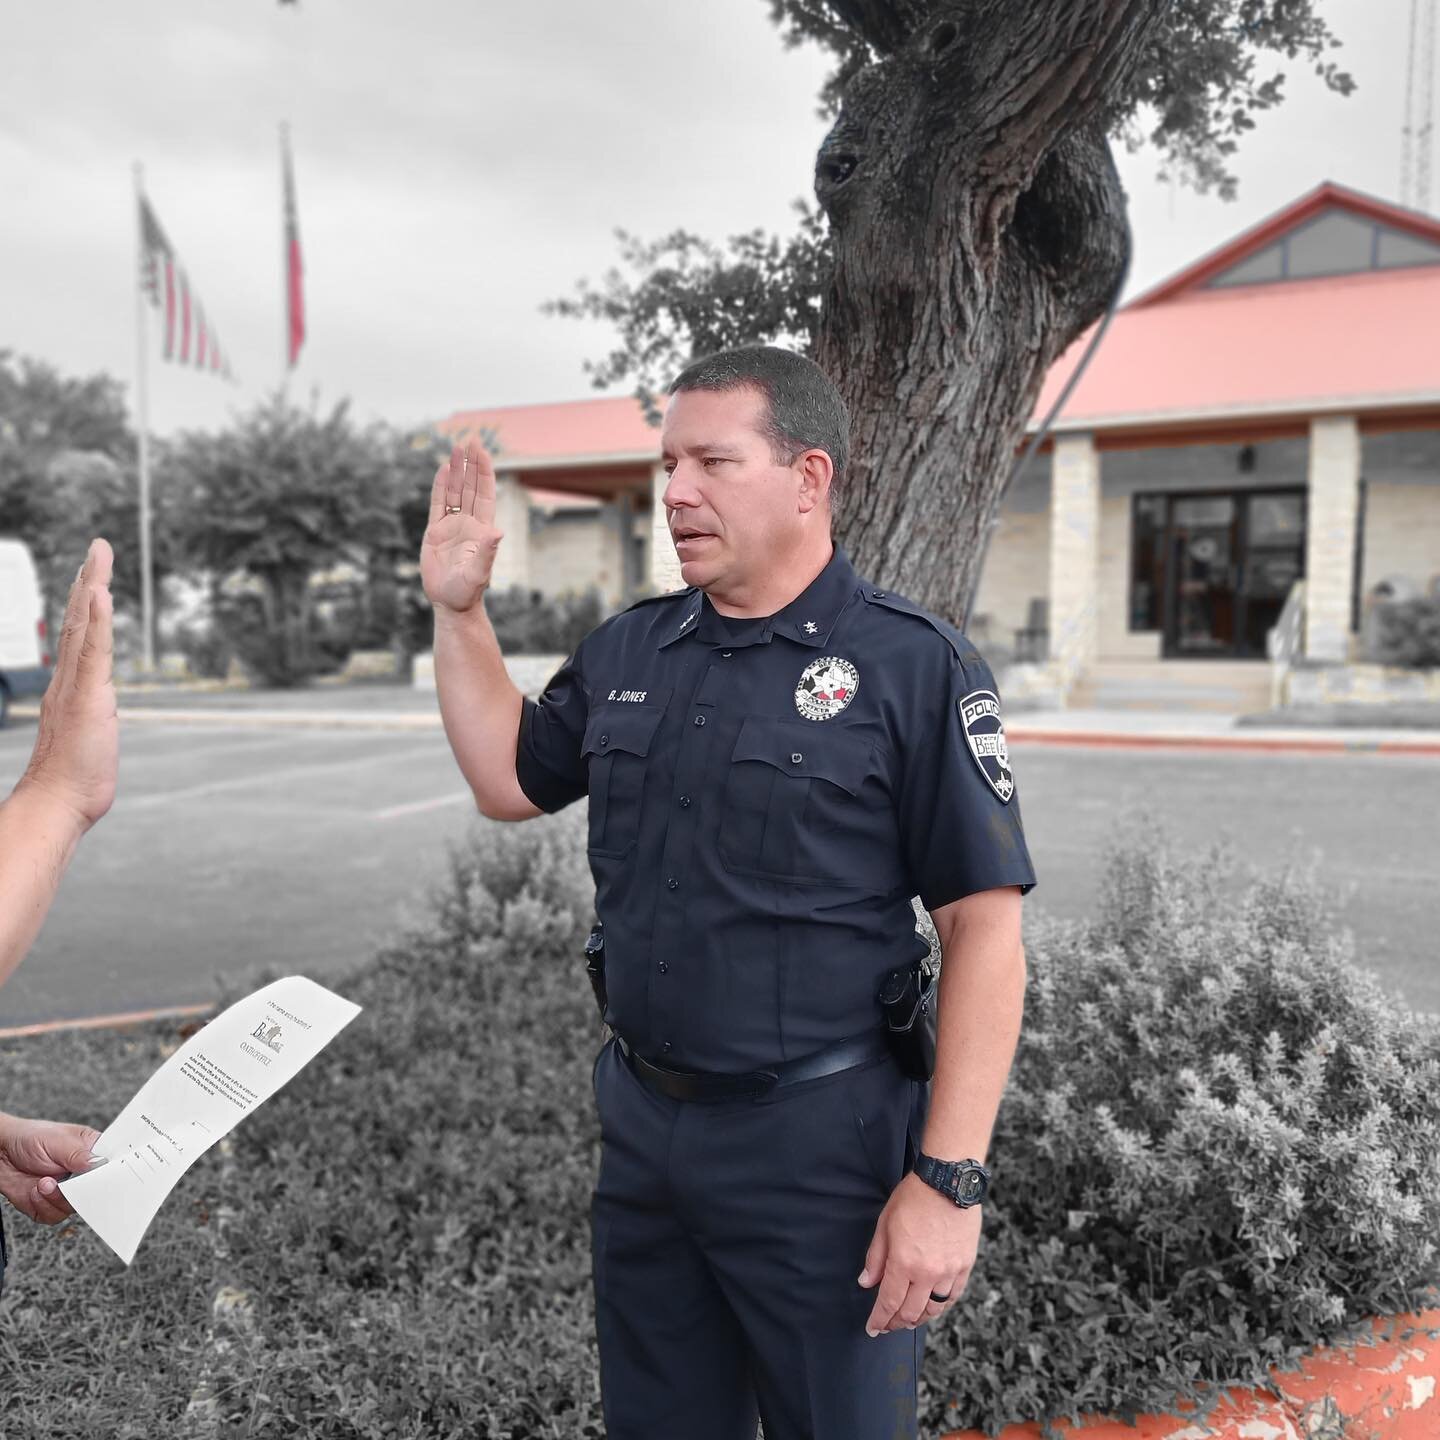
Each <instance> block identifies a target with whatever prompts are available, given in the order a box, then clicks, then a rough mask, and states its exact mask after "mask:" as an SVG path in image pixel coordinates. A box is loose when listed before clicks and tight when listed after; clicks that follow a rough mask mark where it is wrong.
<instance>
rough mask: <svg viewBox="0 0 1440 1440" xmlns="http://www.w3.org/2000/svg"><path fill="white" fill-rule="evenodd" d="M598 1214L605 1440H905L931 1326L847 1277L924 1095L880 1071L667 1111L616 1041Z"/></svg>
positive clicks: (601, 1107)
mask: <svg viewBox="0 0 1440 1440" xmlns="http://www.w3.org/2000/svg"><path fill="white" fill-rule="evenodd" d="M594 1086H595V1101H596V1106H597V1108H598V1111H599V1116H600V1131H601V1160H600V1173H599V1178H598V1180H597V1183H596V1186H595V1192H594V1195H593V1197H592V1200H591V1208H590V1221H591V1242H592V1259H593V1267H594V1281H595V1310H596V1331H597V1338H598V1341H599V1354H600V1387H601V1399H602V1403H603V1408H604V1415H605V1426H606V1433H607V1437H608V1440H754V1437H755V1426H756V1421H757V1418H758V1419H759V1420H761V1421H763V1424H764V1427H765V1430H764V1433H765V1440H914V1437H915V1435H916V1418H915V1408H916V1379H917V1376H918V1373H919V1369H920V1357H921V1352H922V1349H923V1347H924V1326H923V1325H921V1326H919V1327H917V1328H915V1329H913V1330H911V1329H900V1330H895V1331H893V1332H889V1333H882V1334H880V1335H878V1336H875V1337H874V1338H872V1337H870V1336H868V1335H866V1333H865V1321H866V1319H867V1318H868V1316H869V1314H870V1311H871V1309H872V1308H873V1306H874V1304H875V1296H876V1288H875V1287H874V1286H870V1287H867V1288H863V1289H862V1288H861V1286H860V1285H859V1283H858V1277H859V1274H860V1270H861V1267H862V1266H863V1264H864V1261H865V1252H866V1250H867V1249H868V1248H869V1245H870V1241H871V1239H872V1237H873V1236H874V1233H875V1222H876V1220H877V1219H878V1218H879V1215H880V1211H881V1210H882V1209H883V1208H884V1206H885V1202H886V1201H887V1200H888V1199H889V1198H890V1194H891V1192H892V1191H893V1190H894V1188H895V1186H896V1185H897V1184H899V1182H900V1180H901V1178H902V1177H903V1175H904V1173H905V1171H906V1170H907V1169H908V1168H909V1167H910V1165H911V1164H912V1163H913V1159H914V1154H915V1151H916V1149H918V1146H919V1139H920V1136H921V1134H922V1133H923V1127H924V1117H925V1107H926V1106H927V1105H928V1101H929V1086H928V1085H922V1084H920V1083H919V1082H918V1081H914V1080H910V1079H908V1078H907V1077H906V1076H905V1075H903V1074H902V1073H901V1071H900V1069H899V1067H898V1066H897V1065H896V1064H895V1062H894V1061H893V1060H892V1059H891V1058H890V1057H888V1056H886V1057H883V1058H882V1059H880V1060H878V1061H873V1062H870V1063H868V1064H866V1065H862V1066H857V1067H856V1068H855V1069H852V1070H848V1071H842V1072H841V1073H839V1074H835V1075H825V1076H821V1077H820V1078H819V1079H816V1080H807V1081H802V1082H800V1083H798V1084H793V1085H784V1086H779V1087H777V1088H775V1089H774V1090H773V1091H772V1092H771V1093H770V1094H769V1095H768V1096H765V1097H762V1098H759V1099H735V1100H720V1101H714V1100H709V1101H686V1100H674V1099H672V1098H670V1097H669V1096H667V1095H661V1094H657V1093H656V1092H655V1091H653V1090H651V1089H649V1088H648V1087H647V1086H646V1085H645V1084H644V1082H643V1081H641V1080H640V1079H639V1077H638V1076H637V1075H636V1074H635V1073H634V1071H633V1070H632V1069H631V1068H630V1065H629V1064H628V1062H627V1061H626V1059H625V1057H624V1056H623V1055H622V1054H621V1053H620V1051H619V1049H618V1047H617V1045H616V1043H615V1041H614V1040H613V1039H611V1040H610V1041H608V1042H607V1043H606V1045H605V1046H604V1048H603V1049H602V1050H601V1052H600V1054H599V1056H598V1058H597V1060H596V1062H595V1070H594Z"/></svg>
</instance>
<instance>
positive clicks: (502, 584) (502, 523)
mask: <svg viewBox="0 0 1440 1440" xmlns="http://www.w3.org/2000/svg"><path fill="white" fill-rule="evenodd" d="M495 528H496V529H497V530H499V531H501V532H502V533H503V535H504V536H505V538H504V539H503V540H502V541H501V542H500V548H499V549H498V550H497V551H496V552H495V570H494V573H493V576H492V580H491V583H492V584H493V585H494V587H495V589H497V590H504V589H506V588H507V587H508V586H511V585H523V586H525V587H526V588H527V589H528V588H529V585H530V500H529V497H528V496H527V495H526V493H525V487H524V486H523V485H522V484H521V483H520V479H519V477H518V476H517V475H516V474H515V473H514V472H513V471H509V472H507V471H503V470H502V471H500V472H499V473H498V474H497V475H496V476H495Z"/></svg>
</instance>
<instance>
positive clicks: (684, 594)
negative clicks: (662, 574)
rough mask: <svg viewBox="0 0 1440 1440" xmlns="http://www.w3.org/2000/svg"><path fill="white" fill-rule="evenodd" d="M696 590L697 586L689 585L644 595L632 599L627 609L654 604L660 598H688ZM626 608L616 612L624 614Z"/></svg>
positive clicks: (636, 608)
mask: <svg viewBox="0 0 1440 1440" xmlns="http://www.w3.org/2000/svg"><path fill="white" fill-rule="evenodd" d="M694 591H695V586H693V585H687V586H686V587H685V589H683V590H664V591H661V593H660V594H659V595H642V596H641V597H640V598H639V599H638V600H632V601H631V602H630V603H629V604H628V605H627V606H626V607H625V610H638V609H639V608H640V606H642V605H654V604H655V603H656V602H657V601H659V600H688V599H689V598H690V596H691V595H692V594H693V593H694ZM625 610H620V611H617V612H616V613H617V614H620V615H623V614H624V613H625Z"/></svg>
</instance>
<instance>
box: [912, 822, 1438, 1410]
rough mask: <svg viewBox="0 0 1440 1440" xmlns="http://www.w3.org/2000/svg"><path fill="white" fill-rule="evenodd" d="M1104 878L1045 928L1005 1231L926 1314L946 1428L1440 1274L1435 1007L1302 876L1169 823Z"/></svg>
mask: <svg viewBox="0 0 1440 1440" xmlns="http://www.w3.org/2000/svg"><path fill="white" fill-rule="evenodd" d="M1107 873H1108V881H1107V884H1106V890H1105V895H1104V898H1103V902H1102V906H1101V913H1100V915H1099V917H1098V919H1097V920H1096V921H1095V922H1093V923H1092V924H1089V925H1085V926H1079V925H1074V926H1059V925H1048V926H1046V925H1041V926H1037V927H1036V928H1034V929H1029V930H1028V936H1027V947H1026V948H1027V957H1028V960H1029V964H1030V982H1029V988H1028V994H1027V1002H1026V1013H1025V1022H1024V1028H1023V1032H1022V1036H1021V1041H1020V1046H1019V1050H1018V1052H1017V1056H1016V1062H1015V1067H1014V1071H1013V1073H1012V1077H1011V1082H1010V1085H1009V1088H1008V1090H1007V1092H1006V1098H1005V1101H1004V1104H1003V1105H1002V1107H1001V1112H1000V1116H999V1120H998V1124H997V1127H996V1133H995V1138H994V1144H993V1148H992V1154H993V1158H994V1163H995V1170H996V1181H997V1183H996V1188H995V1191H994V1192H993V1194H992V1201H991V1203H988V1204H987V1206H986V1217H985V1218H986V1238H985V1240H984V1242H983V1243H982V1245H981V1250H980V1259H979V1263H978V1265H977V1267H976V1272H975V1275H974V1277H973V1278H972V1280H971V1283H970V1287H969V1289H968V1291H967V1293H966V1298H965V1301H964V1302H963V1304H962V1305H961V1306H960V1307H958V1308H957V1313H956V1314H955V1317H954V1319H953V1321H950V1320H947V1321H946V1322H945V1323H943V1324H942V1325H941V1326H939V1327H934V1328H932V1336H931V1345H930V1349H929V1364H928V1365H927V1377H928V1379H929V1383H930V1385H931V1387H932V1393H934V1394H936V1395H937V1397H938V1403H937V1407H936V1412H935V1414H933V1415H932V1417H931V1418H932V1422H934V1423H938V1421H939V1419H940V1418H942V1414H943V1418H944V1420H945V1421H946V1423H948V1424H952V1425H953V1424H962V1423H963V1424H966V1425H980V1424H982V1423H983V1424H986V1425H987V1426H988V1427H989V1428H990V1433H994V1431H995V1429H997V1428H998V1426H999V1423H1000V1422H1001V1421H1002V1420H1004V1419H1014V1418H1021V1417H1039V1416H1047V1415H1048V1416H1055V1415H1059V1414H1069V1415H1074V1414H1076V1413H1078V1412H1079V1411H1081V1410H1098V1411H1104V1412H1111V1413H1116V1414H1120V1415H1126V1416H1130V1415H1133V1414H1135V1413H1136V1412H1137V1411H1144V1410H1151V1409H1168V1408H1172V1402H1173V1399H1174V1397H1175V1396H1177V1395H1184V1394H1189V1395H1198V1394H1200V1393H1201V1392H1202V1389H1203V1385H1204V1382H1220V1381H1225V1382H1237V1383H1258V1382H1260V1381H1262V1380H1263V1379H1264V1371H1265V1368H1266V1367H1267V1366H1268V1365H1270V1364H1272V1363H1275V1362H1283V1361H1286V1360H1287V1359H1292V1358H1294V1357H1295V1356H1296V1355H1298V1354H1300V1353H1302V1352H1303V1351H1304V1350H1306V1349H1308V1348H1309V1347H1310V1346H1311V1345H1312V1344H1314V1343H1315V1342H1317V1341H1320V1340H1325V1339H1333V1338H1338V1337H1340V1336H1342V1335H1345V1334H1347V1333H1349V1332H1351V1331H1355V1330H1358V1329H1359V1328H1360V1327H1361V1322H1363V1321H1364V1320H1365V1318H1366V1317H1368V1316H1371V1315H1375V1314H1384V1313H1392V1312H1398V1311H1404V1310H1408V1309H1410V1308H1413V1307H1416V1306H1418V1305H1420V1304H1422V1303H1423V1302H1424V1301H1425V1299H1426V1295H1427V1287H1428V1286H1429V1285H1430V1284H1432V1283H1433V1282H1434V1281H1435V1279H1436V1278H1437V1269H1436V1236H1437V1234H1440V1032H1437V1029H1436V1026H1435V1023H1434V1021H1433V1020H1432V1019H1430V1018H1429V1017H1418V1016H1416V1015H1414V1014H1412V1013H1410V1012H1409V1011H1407V1010H1405V1009H1404V1008H1403V1007H1401V1006H1400V1005H1398V1004H1397V1003H1396V1002H1394V1001H1392V1000H1390V999H1388V998H1387V997H1386V996H1384V995H1383V994H1382V993H1381V992H1380V990H1379V989H1378V986H1377V985H1376V983H1375V982H1374V981H1373V980H1372V979H1371V978H1370V977H1369V976H1368V975H1367V974H1365V973H1363V972H1361V971H1359V970H1358V969H1356V968H1355V967H1354V966H1353V965H1352V964H1351V963H1350V959H1349V953H1348V944H1347V943H1345V942H1343V941H1342V940H1341V939H1339V938H1337V936H1336V934H1335V933H1334V925H1333V921H1332V920H1331V919H1330V918H1329V917H1328V916H1327V914H1326V907H1325V903H1324V900H1323V897H1322V895H1321V894H1320V893H1319V892H1318V891H1317V890H1316V889H1315V888H1314V887H1313V886H1311V885H1310V884H1309V883H1308V882H1306V881H1304V880H1303V879H1300V878H1296V877H1293V876H1288V877H1282V878H1280V879H1271V880H1253V879H1252V880H1249V881H1245V880H1243V879H1242V878H1241V877H1238V876H1237V875H1236V874H1235V873H1234V865H1233V862H1231V861H1229V860H1227V858H1226V857H1225V855H1224V854H1223V853H1221V852H1215V853H1212V854H1210V855H1208V856H1204V857H1191V858H1190V859H1188V861H1182V860H1180V859H1177V858H1176V856H1175V855H1174V854H1173V853H1172V852H1171V851H1170V849H1169V847H1168V845H1167V844H1166V843H1165V842H1164V840H1163V837H1158V836H1151V837H1150V838H1148V839H1146V840H1143V841H1138V842H1132V843H1130V844H1128V845H1127V846H1124V847H1121V848H1118V849H1117V851H1116V852H1115V853H1114V854H1113V856H1112V857H1111V861H1110V864H1109V867H1108V871H1107ZM1027 928H1028V922H1027ZM947 1402H949V1403H947Z"/></svg>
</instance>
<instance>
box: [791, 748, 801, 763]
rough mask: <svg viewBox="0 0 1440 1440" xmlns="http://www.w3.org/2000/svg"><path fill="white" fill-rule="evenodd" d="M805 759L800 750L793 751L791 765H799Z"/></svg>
mask: <svg viewBox="0 0 1440 1440" xmlns="http://www.w3.org/2000/svg"><path fill="white" fill-rule="evenodd" d="M804 758H805V757H804V755H802V754H801V753H800V751H798V750H793V751H791V753H790V763H791V764H792V765H798V764H799V763H800V762H801V761H802V760H803V759H804Z"/></svg>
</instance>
